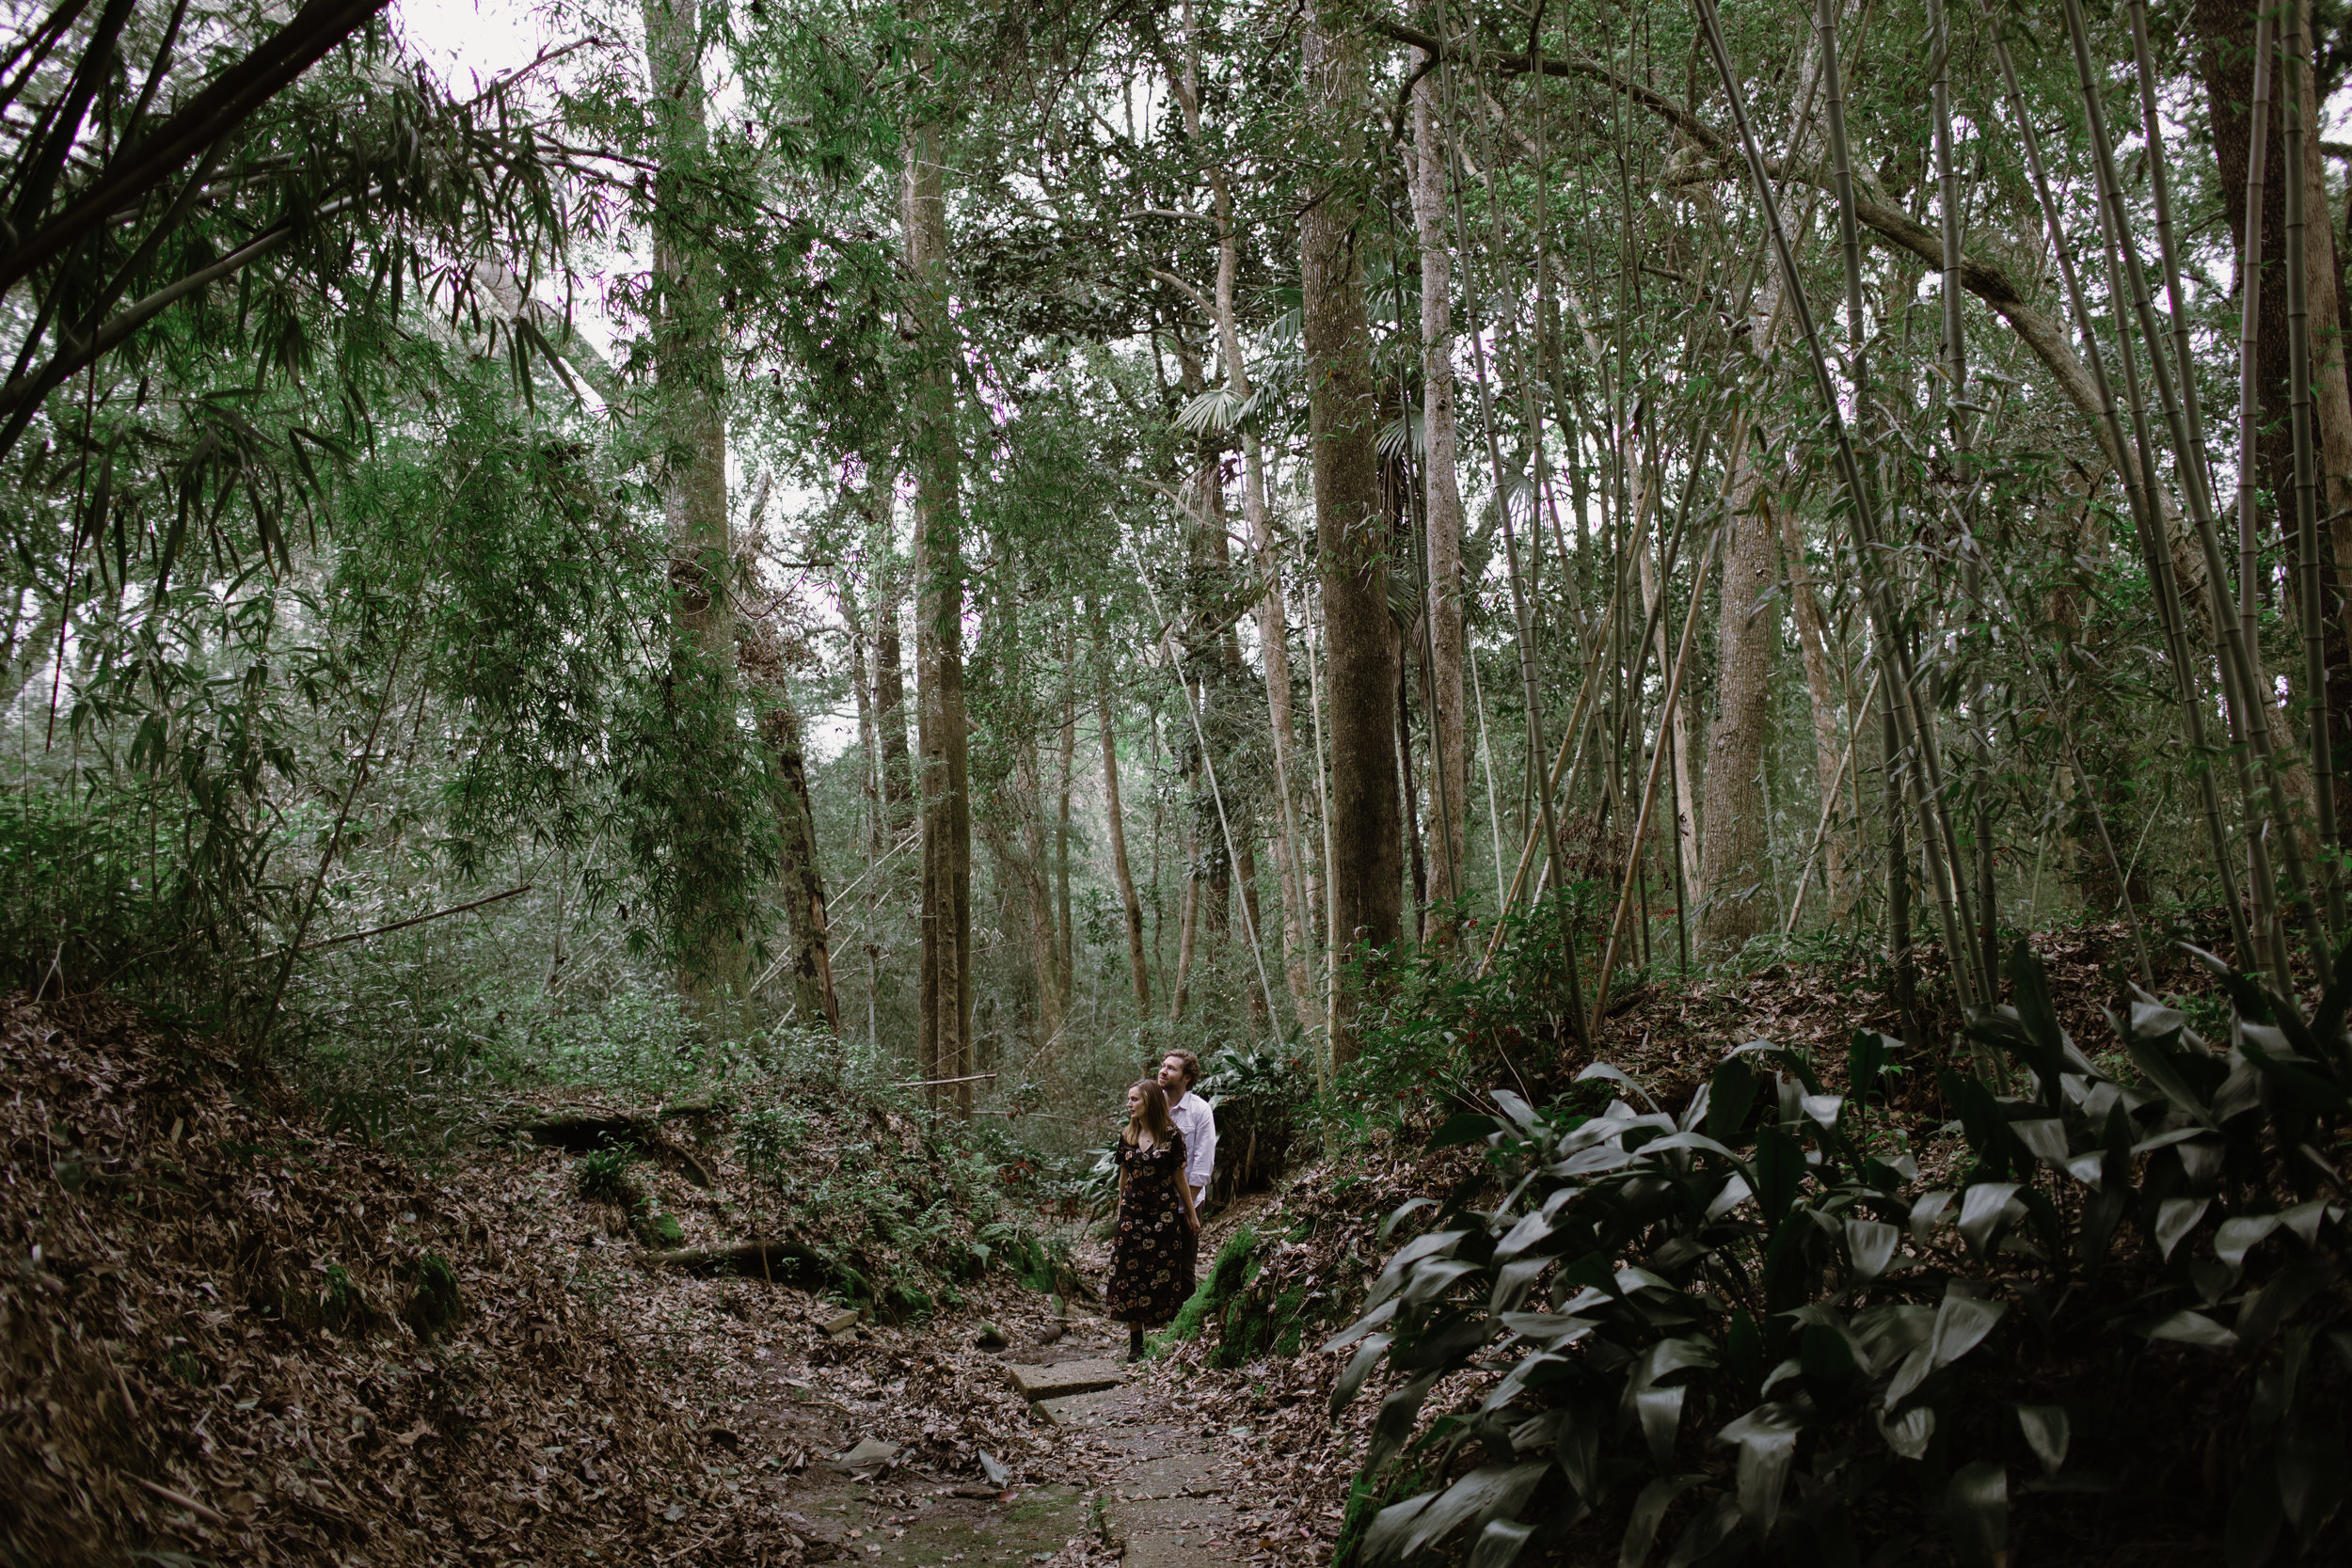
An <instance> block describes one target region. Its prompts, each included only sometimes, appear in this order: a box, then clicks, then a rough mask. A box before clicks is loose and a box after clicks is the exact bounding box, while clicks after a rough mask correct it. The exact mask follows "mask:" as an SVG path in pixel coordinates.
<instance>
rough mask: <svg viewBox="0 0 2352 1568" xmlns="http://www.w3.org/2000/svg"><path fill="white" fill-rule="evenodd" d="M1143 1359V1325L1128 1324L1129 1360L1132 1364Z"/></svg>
mask: <svg viewBox="0 0 2352 1568" xmlns="http://www.w3.org/2000/svg"><path fill="white" fill-rule="evenodd" d="M1142 1359H1143V1325H1142V1324H1141V1323H1129V1324H1128V1325H1127V1360H1128V1363H1129V1364H1130V1365H1133V1364H1134V1363H1136V1362H1137V1361H1140V1360H1142Z"/></svg>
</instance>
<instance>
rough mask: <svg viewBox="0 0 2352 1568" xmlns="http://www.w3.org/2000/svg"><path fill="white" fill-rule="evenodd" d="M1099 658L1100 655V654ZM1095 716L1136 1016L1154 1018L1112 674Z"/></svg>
mask: <svg viewBox="0 0 2352 1568" xmlns="http://www.w3.org/2000/svg"><path fill="white" fill-rule="evenodd" d="M1098 657H1099V654H1098ZM1095 683H1096V684H1095V689H1094V713H1095V721H1096V722H1097V724H1098V725H1099V726H1100V727H1101V730H1102V736H1103V799H1104V812H1105V815H1106V816H1108V818H1109V827H1110V841H1111V879H1112V880H1113V881H1115V882H1117V883H1118V884H1119V903H1120V908H1121V909H1122V910H1123V911H1125V912H1126V917H1127V967H1128V969H1129V971H1130V972H1131V973H1132V976H1133V978H1134V980H1135V988H1136V1017H1137V1018H1139V1019H1148V1018H1150V1017H1151V1016H1152V971H1151V967H1150V965H1148V964H1147V963H1145V961H1144V956H1143V902H1142V900H1140V899H1138V898H1137V897H1136V879H1135V873H1134V872H1133V871H1131V870H1130V869H1129V868H1128V865H1127V819H1126V816H1125V813H1124V811H1123V809H1122V808H1121V807H1120V802H1119V730H1118V727H1117V726H1116V725H1115V724H1113V723H1112V722H1111V685H1110V671H1109V669H1108V667H1107V666H1104V665H1099V664H1098V666H1097V668H1096V672H1095Z"/></svg>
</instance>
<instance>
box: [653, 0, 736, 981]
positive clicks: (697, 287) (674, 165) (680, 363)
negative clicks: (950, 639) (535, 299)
mask: <svg viewBox="0 0 2352 1568" xmlns="http://www.w3.org/2000/svg"><path fill="white" fill-rule="evenodd" d="M643 4H644V26H645V63H646V68H647V72H648V75H649V76H650V78H651V87H652V91H653V95H654V98H655V100H656V103H657V104H658V109H657V114H658V118H659V124H658V126H657V138H658V140H657V145H658V148H659V156H660V171H659V173H658V176H657V178H656V181H655V189H654V196H655V201H654V205H655V222H654V226H653V228H654V254H653V273H654V279H655V287H654V312H655V313H654V361H655V391H656V406H657V411H658V428H659V429H660V432H661V434H662V436H663V442H664V447H665V449H666V450H665V452H664V456H663V461H662V464H661V485H662V496H661V500H662V515H663V522H664V524H665V527H666V530H667V532H668V535H669V539H670V587H671V595H672V597H671V603H672V606H673V609H672V615H673V620H674V629H675V634H676V641H675V650H676V659H675V662H676V664H677V668H676V670H675V679H674V682H673V687H672V689H674V690H675V691H679V692H686V693H693V694H695V695H694V696H693V697H690V698H682V699H681V701H682V702H691V701H700V702H701V703H703V704H706V705H708V707H709V708H710V709H711V710H712V713H711V714H710V716H709V717H710V718H711V719H712V720H713V721H716V719H717V717H718V711H719V710H723V709H724V708H725V707H727V706H728V705H729V704H730V702H731V700H732V698H733V696H734V693H735V664H736V649H735V614H734V608H733V606H732V604H731V603H730V601H729V598H728V594H727V580H728V577H729V575H730V572H731V570H732V567H733V563H734V542H733V540H732V538H731V537H730V535H729V531H728V527H727V426H726V410H725V404H724V401H723V399H724V372H723V366H722V365H721V364H720V363H719V349H718V342H719V333H718V330H717V328H718V322H717V318H716V310H715V302H714V301H712V300H710V299H708V298H707V297H706V294H707V290H706V289H705V288H704V286H703V279H702V278H701V277H700V276H699V274H698V270H697V268H696V267H695V265H694V254H695V253H694V248H693V245H692V244H691V238H690V236H689V234H688V232H687V219H686V216H685V211H684V210H685V208H686V207H687V205H688V202H689V198H688V197H687V195H686V191H687V182H689V181H690V180H691V178H692V177H693V169H694V166H695V165H696V164H697V163H698V162H700V161H701V159H703V158H704V157H705V156H706V155H707V146H708V138H707V128H706V121H705V92H704V86H703V75H702V44H701V37H700V30H699V24H698V19H697V16H696V4H695V0H643ZM678 810H679V815H680V818H681V820H680V822H679V829H680V832H681V836H682V837H683V838H684V839H685V840H687V841H688V842H689V843H691V842H692V841H693V840H694V839H695V838H697V837H698V836H701V835H705V834H707V833H710V832H716V831H717V827H716V819H717V818H718V817H719V816H721V815H722V814H723V805H722V803H721V802H719V801H716V800H705V799H703V798H701V797H699V796H696V797H692V798H689V799H687V800H681V801H679V802H678ZM740 930H741V927H740V922H739V919H738V918H737V913H736V911H732V910H730V909H727V908H724V907H722V905H721V904H720V902H719V895H716V894H715V893H714V892H713V891H712V890H711V889H709V888H707V887H702V886H696V887H689V888H687V889H685V890H684V893H683V896H682V898H681V909H680V911H679V932H678V935H679V939H680V949H681V951H680V955H679V956H680V959H681V969H680V974H679V981H680V985H681V989H683V990H685V992H686V994H687V996H688V997H689V999H690V1001H691V1003H692V1004H693V1005H694V1006H695V1007H696V1008H697V1010H699V1011H703V1012H706V1013H711V1012H714V1011H723V1009H724V1008H725V1007H726V1006H728V1004H729V999H730V998H731V997H732V995H733V993H734V992H735V991H736V990H738V989H739V987H740V984H741V982H742V980H743V978H744V974H743V958H744V952H743V944H742V939H741V935H740Z"/></svg>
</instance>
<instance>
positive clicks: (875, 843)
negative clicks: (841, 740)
mask: <svg viewBox="0 0 2352 1568" xmlns="http://www.w3.org/2000/svg"><path fill="white" fill-rule="evenodd" d="M841 619H842V621H843V623H844V624H845V625H846V626H847V627H848V629H849V633H850V637H849V642H850V689H851V690H852V691H854V692H855V693H856V694H857V775H858V793H859V794H860V795H861V796H863V797H864V798H865V803H866V866H867V868H868V869H869V870H870V869H871V868H872V867H873V865H874V864H875V863H877V862H879V861H880V860H881V859H882V856H883V854H884V853H886V852H887V851H888V849H889V845H888V844H887V843H886V842H885V841H884V839H883V836H882V778H881V774H880V772H879V771H878V764H879V763H880V762H881V760H882V758H881V755H880V753H879V752H877V750H876V748H875V739H876V736H875V728H874V679H873V673H872V672H871V671H870V670H868V669H867V668H866V622H865V619H864V617H863V616H862V615H861V613H860V612H859V610H858V603H857V589H856V586H855V585H854V584H852V583H850V582H849V581H847V580H844V581H843V583H842V584H841Z"/></svg>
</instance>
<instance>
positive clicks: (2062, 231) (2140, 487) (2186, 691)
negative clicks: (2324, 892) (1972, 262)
mask: <svg viewBox="0 0 2352 1568" xmlns="http://www.w3.org/2000/svg"><path fill="white" fill-rule="evenodd" d="M1993 51H1994V58H1995V60H1996V61H1997V62H1998V63H1999V65H2000V68H2001V80H2002V85H2003V87H2004V90H2005V92H2006V95H2007V97H2008V99H2009V104H2010V119H2011V121H2012V123H2013V124H2014V125H2015V127H2016V130H2017V135H2018V137H2019V140H2020V142H2021V144H2022V145H2023V147H2024V149H2025V153H2026V168H2027V170H2028V172H2029V173H2030V174H2031V176H2032V179H2033V185H2034V195H2035V199H2036V201H2037V203H2038V204H2039V205H2040V207H2041V209H2042V223H2043V226H2044V228H2045V229H2046V230H2048V233H2049V236H2050V250H2051V254H2052V256H2053V257H2054V259H2055V260H2056V261H2057V264H2058V278H2059V281H2060V282H2061V283H2062V284H2063V285H2064V287H2065V291H2066V298H2067V306H2068V309H2069V311H2070V312H2071V313H2072V314H2073V316H2074V330H2075V332H2076V334H2077V335H2078V336H2079V337H2080V338H2081V339H2082V344H2083V360H2084V363H2085V366H2086V367H2087V368H2088V370H2089V371H2090V377H2091V384H2092V387H2093V388H2094V390H2095V391H2096V393H2097V396H2098V401H2099V411H2100V419H2101V421H2102V422H2103V423H2104V424H2105V425H2106V430H2107V435H2108V440H2109V443H2110V444H2111V445H2112V446H2113V447H2114V449H2115V451H2117V452H2118V453H2119V454H2121V457H2122V463H2121V466H2120V468H2119V472H2120V473H2121V476H2122V481H2123V494H2124V500H2125V503H2126V505H2127V506H2128V507H2129V509H2130V511H2131V515H2132V526H2133V531H2134V533H2135V534H2136V535H2137V538H2138V540H2139V543H2140V549H2141V554H2142V556H2143V557H2144V558H2145V560H2146V562H2147V566H2148V571H2149V573H2150V576H2151V579H2152V580H2153V581H2154V582H2155V584H2156V589H2157V592H2156V610H2157V618H2158V622H2159V624H2160V626H2162V628H2163V632H2164V637H2165V651H2166V657H2167V659H2168V660H2169V662H2170V664H2171V665H2172V674H2173V681H2174V685H2175V688H2176V689H2177V691H2178V693H2179V700H2180V705H2181V713H2182V719H2183V722H2184V724H2185V727H2186V729H2187V732H2188V741H2189V748H2190V750H2191V751H2192V752H2195V753H2196V754H2197V755H2198V756H2200V757H2201V758H2205V759H2208V760H2207V763H2206V765H2205V766H2202V767H2199V768H2195V769H2194V771H2195V773H2196V775H2197V784H2198V793H2199V797H2200V803H2201V807H2202V811H2203V816H2204V820H2205V833H2206V838H2207V840H2208V844H2209V847H2210V848H2211V850H2212V853H2213V859H2214V867H2215V872H2216V875H2217V876H2218V877H2219V878H2220V879H2221V891H2222V906H2223V908H2224V910H2225V911H2227V913H2228V916H2229V921H2230V930H2231V935H2232V938H2233V941H2234V942H2235V943H2236V949H2237V951H2238V953H2239V954H2240V955H2241V956H2244V955H2250V954H2251V953H2252V951H2253V942H2252V938H2251V934H2250V932H2249V928H2248V926H2247V921H2246V913H2245V911H2244V910H2243V909H2241V908H2240V906H2239V903H2238V891H2237V870H2236V866H2235V865H2234V863H2233V858H2232V856H2231V854H2230V849H2229V836H2228V833H2227V832H2226V831H2225V830H2224V829H2223V827H2222V824H2221V804H2220V791H2219V789H2218V787H2217V785H2216V784H2215V782H2214V769H2213V768H2212V766H2211V764H2210V759H2211V756H2212V749H2211V747H2210V746H2209V745H2208V744H2207V742H2206V739H2205V725H2204V718H2203V714H2202V711H2201V706H2200V703H2199V699H2198V696H2197V692H2196V689H2195V685H2194V680H2193V677H2192V675H2191V673H2190V669H2189V665H2188V659H2187V654H2186V641H2185V634H2184V633H2183V631H2182V629H2181V626H2180V602H2179V598H2178V595H2177V592H2176V591H2175V589H2174V587H2173V583H2172V576H2171V572H2170V569H2169V566H2170V560H2171V557H2170V553H2169V548H2168V547H2167V544H2166V541H2165V540H2164V538H2163V527H2164V524H2163V515H2162V513H2161V511H2160V510H2159V509H2158V507H2157V505H2156V502H2155V498H2154V497H2153V495H2152V494H2151V493H2150V490H2149V484H2150V482H2151V481H2152V480H2153V473H2152V471H2151V470H2150V469H2149V468H2148V467H2145V466H2144V464H2145V456H2144V453H2145V451H2146V445H2145V443H2144V441H2143V442H2142V443H2141V444H2140V445H2139V446H2138V447H2137V448H2135V447H2134V446H2133V445H2132V444H2131V443H2128V442H2126V441H2125V440H2124V438H2123V424H2122V417H2121V415H2120V414H2119V413H2118V412H2117V409H2116V403H2115V389H2114V386H2113V384H2112V383H2111V382H2110V381H2109V380H2108V379H2107V370H2106V356H2105V355H2104V354H2103V353H2102V352H2101V350H2100V347H2099V337H2098V333H2097V331H2096V329H2095V328H2094V326H2093V325H2092V322H2091V316H2090V304H2089V301H2088V296H2087V295H2086V294H2085V293H2084V292H2083V287H2082V279H2081V277H2080V275H2079V274H2078V272H2077V271H2076V268H2075V262H2074V244H2073V242H2072V241H2070V240H2069V239H2068V238H2067V234H2066V226H2065V224H2064V222H2063V221H2062V220H2061V219H2060V217H2059V214H2058V200H2057V198H2056V197H2055V196H2053V194H2052V193H2051V189H2050V178H2049V172H2048V170H2047V168H2046V167H2045V166H2044V165H2043V163H2042V138H2041V136H2040V135H2039V134H2038V133H2037V132H2036V131H2035V130H2034V123H2033V117H2032V116H2031V114H2029V113H2028V112H2027V110H2026V99H2025V93H2024V92H2023V90H2022V89H2021V88H2020V87H2018V83H2017V67H2016V63H2015V62H2014V61H2013V60H2012V59H2011V58H2010V53H2009V44H2008V41H2007V40H2005V39H2004V38H2002V36H2001V35H2000V33H1999V31H1998V30H1997V29H1995V30H1994V35H1993ZM2122 359H2123V365H2124V373H2125V375H2126V376H2127V377H2136V376H2137V372H2136V371H2135V370H2134V369H2133V368H2132V363H2131V356H2130V355H2129V354H2128V353H2125V354H2124V355H2123V356H2122ZM2135 419H2136V423H2137V426H2138V427H2139V428H2141V429H2142V431H2143V433H2144V420H2140V419H2139V418H2138V416H2137V415H2136V416H2135ZM2135 451H2137V452H2138V453H2140V454H2142V455H2141V456H2140V459H2139V461H2137V462H2136V461H2134V454H2135ZM2085 793H2086V794H2088V790H2086V791H2085Z"/></svg>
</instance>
